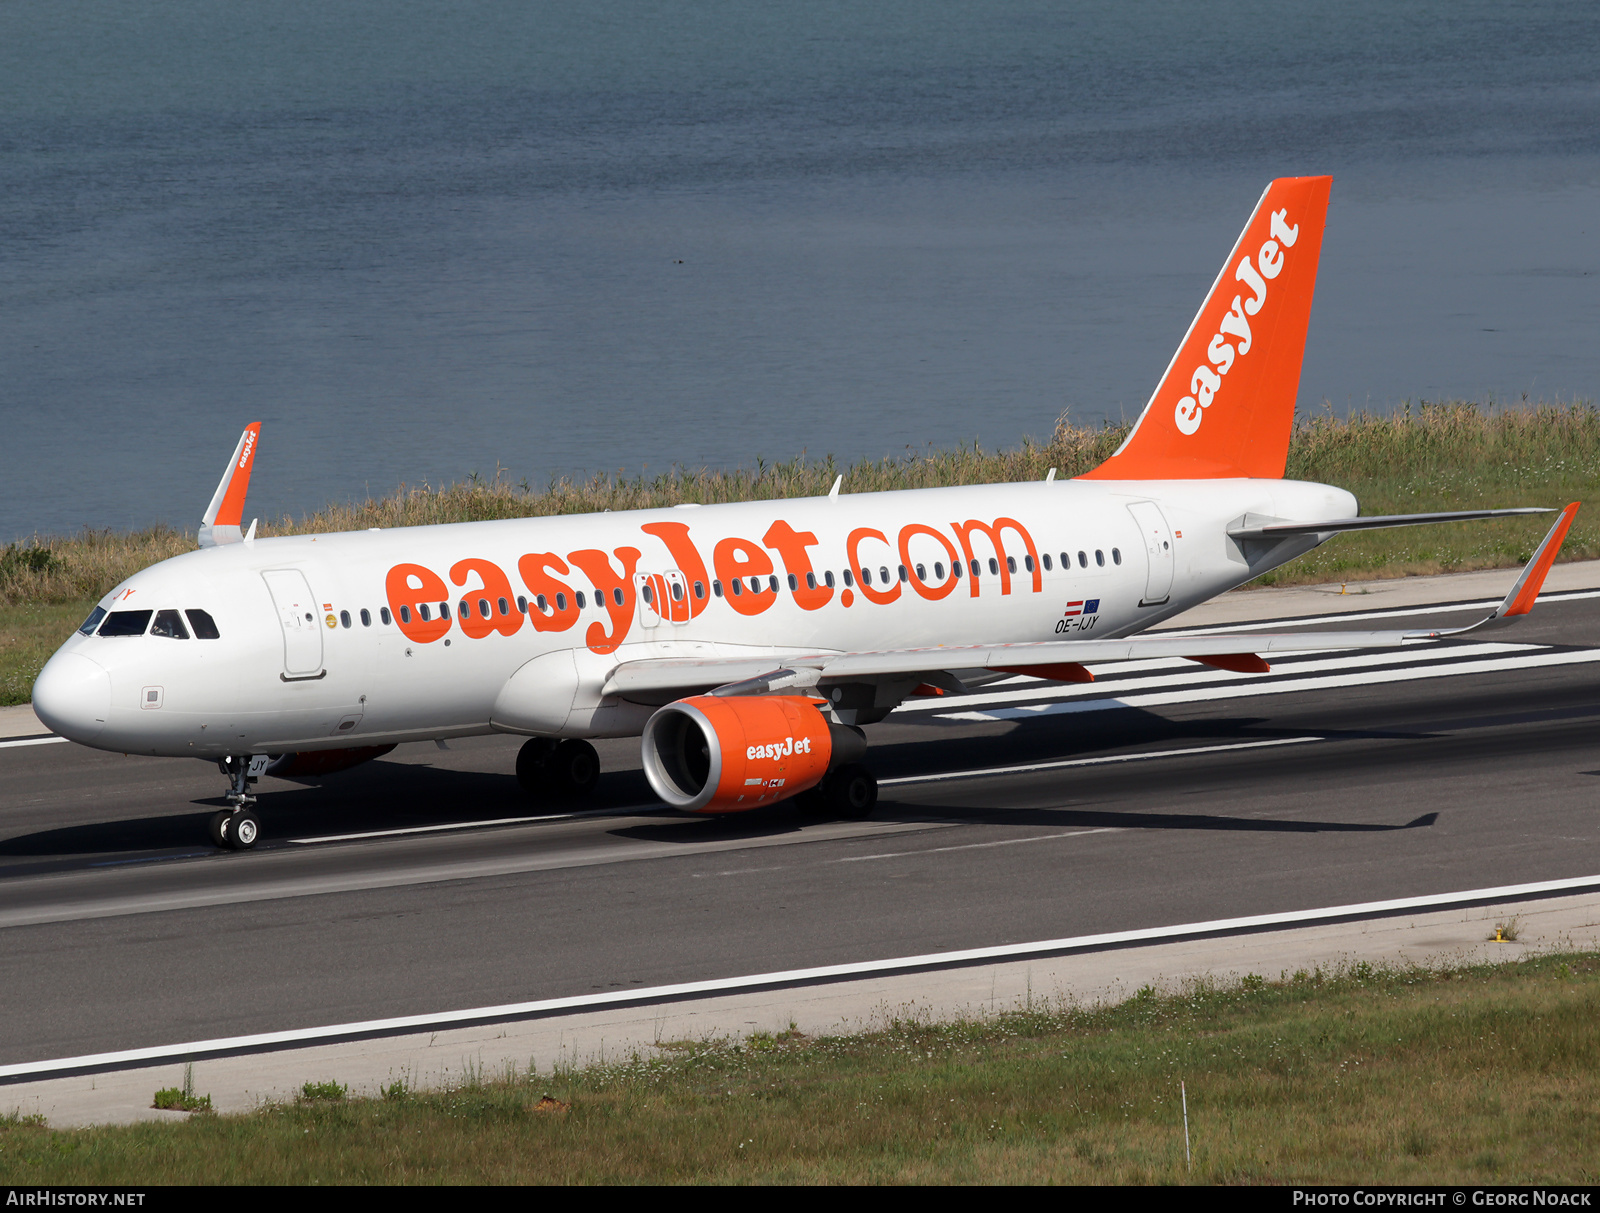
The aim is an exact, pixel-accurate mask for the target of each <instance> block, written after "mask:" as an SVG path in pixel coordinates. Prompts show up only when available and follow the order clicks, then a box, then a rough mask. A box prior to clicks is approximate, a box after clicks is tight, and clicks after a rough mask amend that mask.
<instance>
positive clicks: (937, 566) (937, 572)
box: [917, 560, 944, 581]
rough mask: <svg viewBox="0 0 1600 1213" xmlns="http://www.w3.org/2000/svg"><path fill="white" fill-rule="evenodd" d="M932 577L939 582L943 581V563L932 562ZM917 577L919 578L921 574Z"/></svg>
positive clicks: (940, 561)
mask: <svg viewBox="0 0 1600 1213" xmlns="http://www.w3.org/2000/svg"><path fill="white" fill-rule="evenodd" d="M933 575H934V577H935V578H937V579H938V580H939V581H943V580H944V561H942V560H935V561H934V562H933ZM917 576H919V577H920V576H922V574H921V573H918V574H917Z"/></svg>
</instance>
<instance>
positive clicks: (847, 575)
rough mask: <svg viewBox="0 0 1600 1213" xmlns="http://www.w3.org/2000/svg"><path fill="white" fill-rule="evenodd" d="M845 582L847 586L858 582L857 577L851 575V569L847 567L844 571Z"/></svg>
mask: <svg viewBox="0 0 1600 1213" xmlns="http://www.w3.org/2000/svg"><path fill="white" fill-rule="evenodd" d="M844 583H845V585H847V586H850V585H854V584H855V583H856V580H855V578H854V577H852V576H851V575H850V570H849V569H846V570H845V571H844Z"/></svg>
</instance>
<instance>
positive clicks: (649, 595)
mask: <svg viewBox="0 0 1600 1213" xmlns="http://www.w3.org/2000/svg"><path fill="white" fill-rule="evenodd" d="M639 594H640V596H641V597H642V598H643V599H644V600H645V601H646V602H649V601H650V600H651V599H652V598H654V597H655V595H654V594H652V593H651V592H650V583H649V582H648V581H647V582H645V583H644V588H643V589H642V590H640V591H639Z"/></svg>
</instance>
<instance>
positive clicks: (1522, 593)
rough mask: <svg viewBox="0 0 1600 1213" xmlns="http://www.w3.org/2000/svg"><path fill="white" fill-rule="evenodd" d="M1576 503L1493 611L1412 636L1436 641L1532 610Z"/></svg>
mask: <svg viewBox="0 0 1600 1213" xmlns="http://www.w3.org/2000/svg"><path fill="white" fill-rule="evenodd" d="M1578 504H1579V503H1578V502H1576V501H1574V502H1572V503H1571V504H1570V505H1568V506H1567V508H1566V509H1564V510H1562V511H1561V517H1559V518H1557V519H1556V524H1555V525H1554V526H1553V527H1551V528H1550V533H1549V534H1548V535H1546V536H1545V537H1544V540H1543V542H1541V543H1540V544H1539V546H1538V547H1537V548H1536V549H1535V550H1534V553H1533V558H1532V559H1531V560H1529V561H1528V564H1527V567H1526V568H1524V569H1523V570H1522V576H1520V577H1518V578H1517V584H1516V585H1514V586H1512V587H1511V592H1510V593H1509V594H1507V595H1506V596H1505V601H1503V602H1502V603H1501V604H1500V605H1499V606H1497V607H1495V609H1494V614H1492V615H1490V616H1488V617H1487V618H1485V619H1482V620H1479V621H1478V622H1477V623H1475V624H1473V625H1472V626H1470V627H1465V628H1451V629H1449V630H1447V631H1441V632H1417V633H1414V634H1413V636H1412V638H1413V639H1432V640H1437V639H1439V638H1441V637H1444V636H1462V635H1465V634H1466V633H1467V632H1477V631H1481V630H1492V629H1494V628H1503V627H1507V626H1509V625H1510V624H1511V623H1513V622H1515V620H1516V617H1517V616H1518V615H1526V614H1527V613H1528V612H1529V611H1531V610H1533V604H1534V602H1535V601H1536V600H1537V599H1538V597H1539V591H1540V590H1542V589H1543V588H1544V579H1545V578H1546V577H1547V576H1549V573H1550V567H1551V566H1552V565H1553V564H1555V562H1556V556H1557V554H1559V553H1560V551H1561V544H1562V543H1563V542H1564V541H1565V540H1566V537H1567V531H1568V530H1569V529H1571V527H1572V520H1573V519H1574V518H1575V517H1577V514H1578Z"/></svg>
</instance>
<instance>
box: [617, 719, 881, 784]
mask: <svg viewBox="0 0 1600 1213" xmlns="http://www.w3.org/2000/svg"><path fill="white" fill-rule="evenodd" d="M866 744H867V743H866V740H865V739H864V738H863V737H862V736H861V734H860V733H858V732H857V731H856V730H854V729H851V728H847V727H846V726H844V725H838V724H830V723H829V721H828V719H827V717H825V716H824V715H823V714H822V713H821V712H820V711H818V709H817V706H816V704H815V703H814V702H813V701H811V700H810V699H805V698H802V697H799V696H794V695H757V696H748V697H742V696H735V697H718V696H711V695H695V696H692V697H690V698H688V699H680V700H678V701H677V702H676V703H669V704H667V706H666V707H664V708H662V709H661V710H660V711H658V712H657V713H656V714H655V715H654V716H652V717H651V718H650V722H649V723H648V724H646V725H645V729H644V740H643V757H644V773H645V778H646V779H648V780H649V781H650V786H651V788H653V789H654V790H655V793H656V795H657V796H659V797H661V799H662V800H664V801H666V802H667V803H668V804H670V805H672V806H673V807H674V808H678V809H688V810H689V811H691V812H695V813H742V812H745V811H746V810H749V809H754V808H757V807H759V806H760V805H764V804H772V803H774V802H775V801H779V800H786V799H788V798H789V797H790V796H794V795H797V794H798V793H800V792H804V791H805V790H806V789H807V788H812V787H815V786H816V785H817V784H818V783H820V782H821V781H822V777H823V776H824V775H826V774H827V773H828V772H829V771H830V770H832V769H833V768H834V767H835V766H838V765H840V764H841V763H844V762H853V761H855V760H856V759H858V758H860V757H861V755H862V754H864V753H865V752H866Z"/></svg>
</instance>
